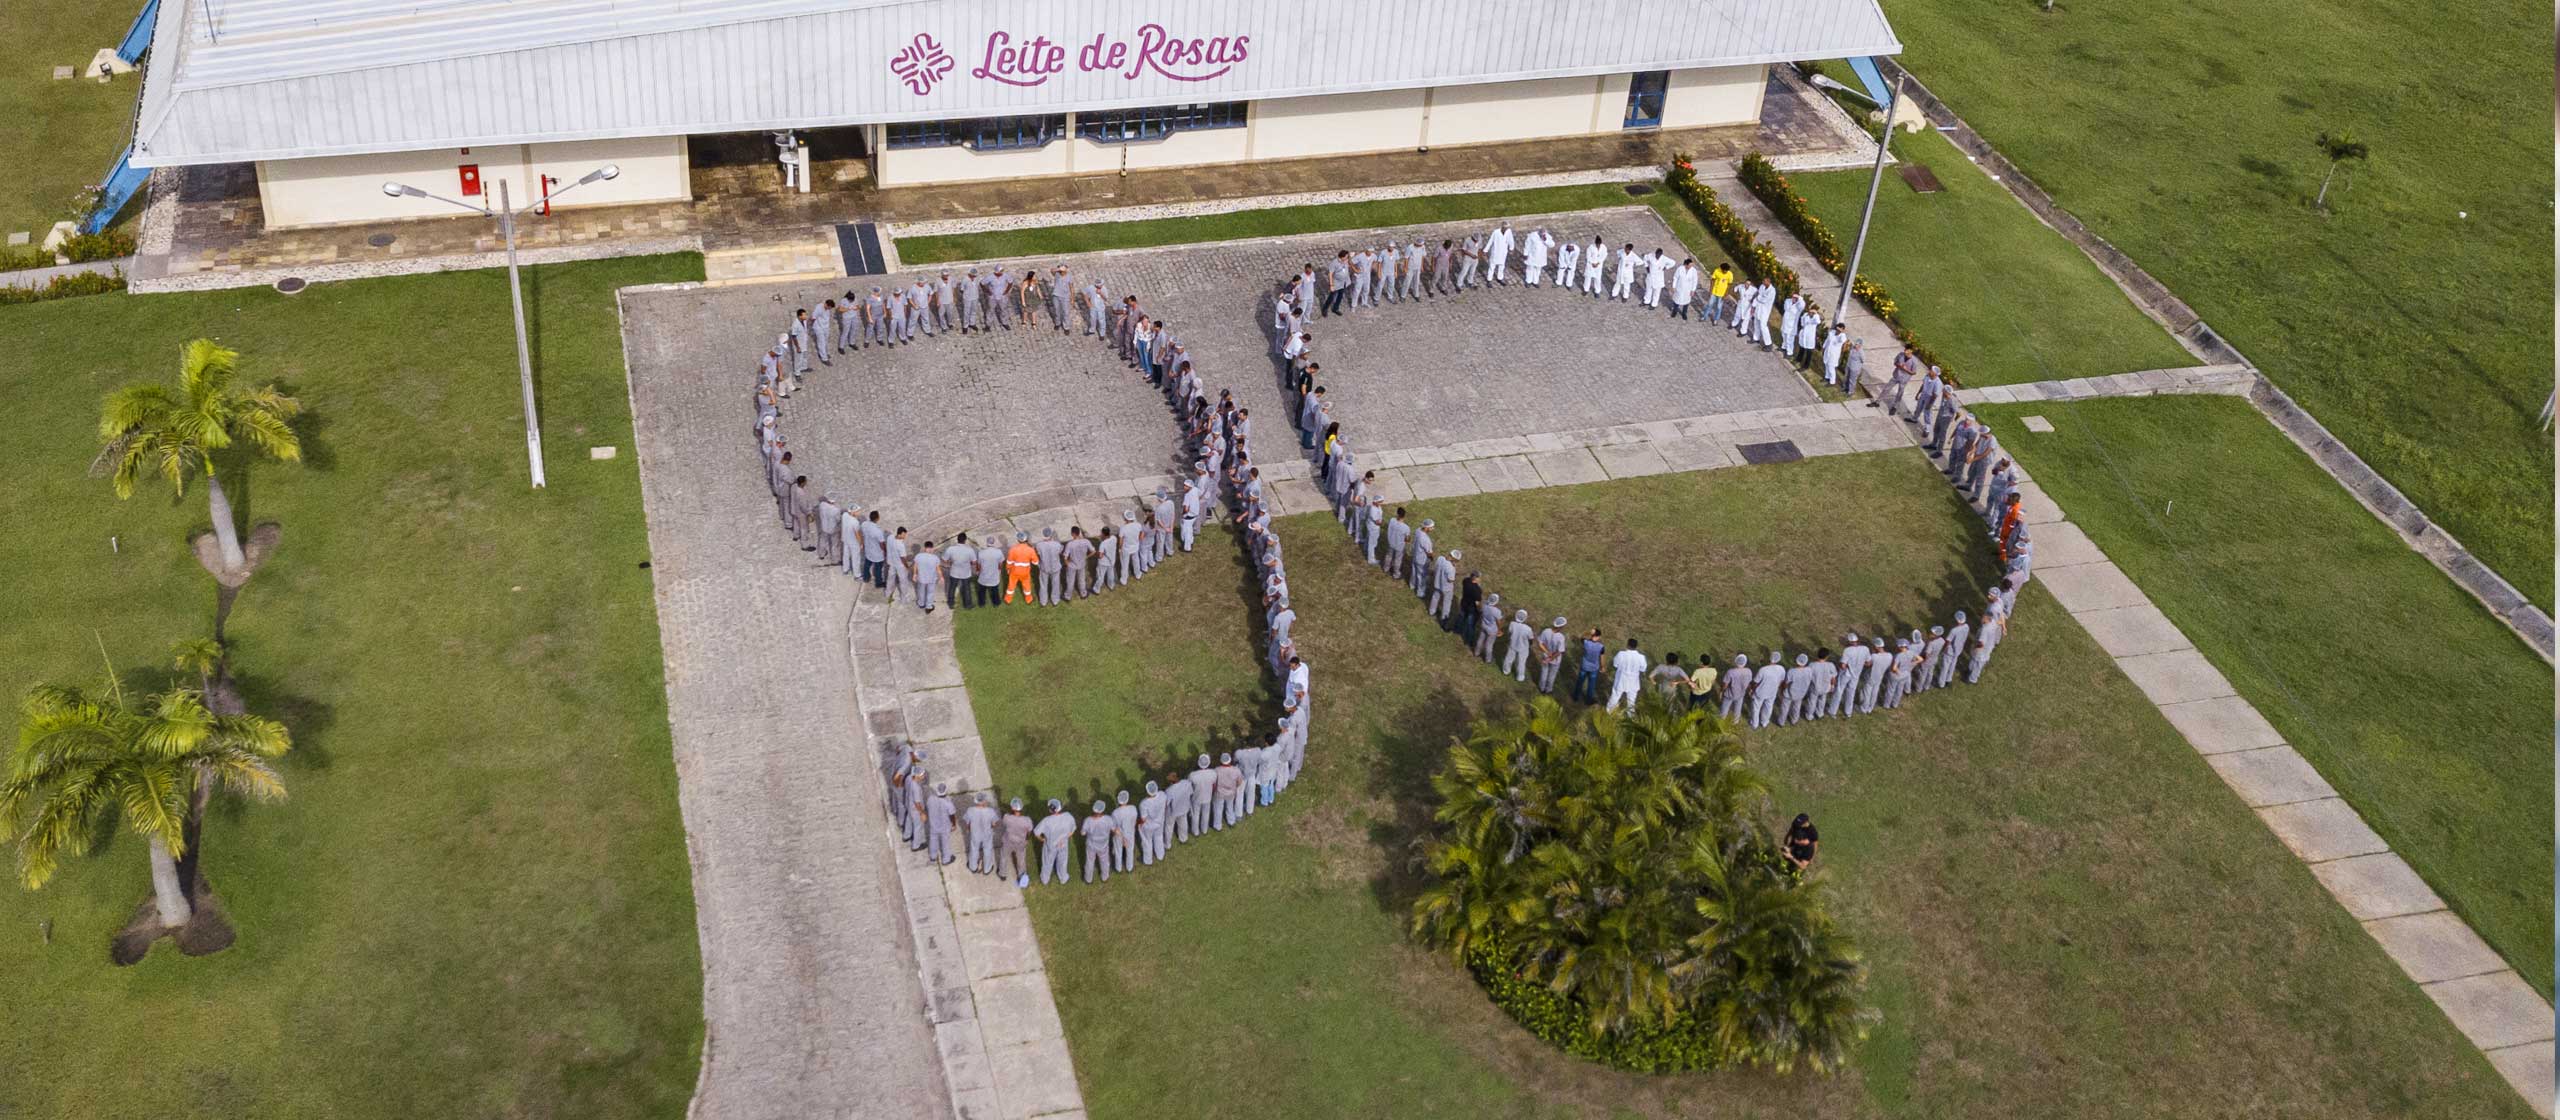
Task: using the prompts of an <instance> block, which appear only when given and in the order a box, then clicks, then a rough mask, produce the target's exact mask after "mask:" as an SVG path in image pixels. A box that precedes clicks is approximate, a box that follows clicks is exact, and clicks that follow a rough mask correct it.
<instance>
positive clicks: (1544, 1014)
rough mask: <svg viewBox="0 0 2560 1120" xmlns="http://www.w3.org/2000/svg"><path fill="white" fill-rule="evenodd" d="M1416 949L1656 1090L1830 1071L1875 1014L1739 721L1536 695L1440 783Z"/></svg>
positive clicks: (1467, 749) (1484, 725) (1485, 727)
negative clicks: (1566, 708) (1651, 1080)
mask: <svg viewBox="0 0 2560 1120" xmlns="http://www.w3.org/2000/svg"><path fill="white" fill-rule="evenodd" d="M1431 784H1432V788H1433V789H1434V791H1435V792H1437V793H1438V794H1439V798H1440V803H1439V805H1438V806H1437V807H1436V808H1435V809H1434V810H1433V819H1434V820H1435V821H1436V822H1437V824H1438V826H1439V828H1438V832H1437V834H1436V835H1435V836H1434V837H1433V838H1432V839H1431V841H1430V842H1429V843H1428V844H1427V845H1426V847H1425V851H1424V864H1425V866H1426V868H1427V869H1428V870H1429V872H1430V873H1431V875H1432V876H1433V877H1435V878H1436V879H1437V880H1438V881H1437V882H1436V883H1434V884H1433V885H1432V886H1430V887H1429V888H1427V889H1425V890H1424V891H1423V893H1422V895H1421V896H1420V897H1419V898H1418V899H1416V900H1415V902H1414V914H1413V928H1414V932H1415V933H1416V934H1417V935H1418V936H1420V937H1421V938H1422V939H1423V940H1424V941H1425V942H1427V943H1429V944H1431V945H1433V946H1435V947H1437V948H1440V949H1443V950H1445V951H1447V952H1449V953H1450V955H1451V956H1453V957H1454V958H1456V960H1457V961H1458V962H1459V963H1461V964H1463V965H1464V966H1465V967H1466V968H1467V969H1468V971H1469V972H1470V973H1471V974H1473V975H1474V976H1475V977H1476V979H1477V981H1478V982H1479V983H1480V984H1481V985H1482V986H1483V987H1484V989H1485V991H1486V993H1487V994H1488V995H1489V996H1491V997H1492V999H1493V1001H1494V1002H1495V1004H1496V1005H1498V1006H1500V1007H1501V1008H1502V1009H1503V1010H1504V1012H1506V1013H1507V1014H1509V1015H1511V1016H1512V1018H1514V1019H1515V1020H1517V1021H1518V1022H1519V1023H1520V1024H1521V1025H1522V1026H1523V1027H1524V1028H1526V1029H1528V1030H1529V1031H1530V1032H1531V1033H1532V1034H1535V1035H1537V1036H1538V1037H1540V1038H1542V1039H1545V1040H1547V1041H1548V1042H1550V1043H1552V1044H1554V1045H1556V1046H1558V1047H1560V1048H1562V1049H1564V1050H1565V1051H1566V1052H1567V1053H1571V1054H1575V1055H1577V1056H1580V1057H1585V1058H1589V1059H1591V1060H1593V1061H1597V1062H1602V1063H1605V1064H1608V1065H1611V1066H1615V1067H1618V1068H1621V1069H1631V1070H1638V1071H1642V1072H1648V1073H1658V1072H1669V1071H1674V1070H1700V1069H1715V1068H1719V1067H1724V1066H1732V1065H1750V1066H1757V1067H1761V1068H1767V1069H1772V1070H1777V1071H1780V1072H1784V1071H1787V1070H1791V1069H1793V1068H1795V1067H1796V1066H1798V1065H1805V1066H1810V1067H1812V1068H1814V1069H1816V1070H1829V1069H1833V1068H1836V1067H1837V1066H1838V1065H1839V1064H1840V1063H1841V1062H1842V1061H1843V1060H1845V1057H1846V1055H1847V1052H1848V1047H1849V1045H1850V1043H1851V1042H1853V1041H1855V1040H1856V1039H1858V1038H1860V1037H1864V1035H1865V1034H1866V1032H1867V1030H1868V1029H1869V1027H1870V1026H1871V1025H1872V1024H1873V1022H1874V1018H1875V1016H1874V1013H1873V1012H1872V1011H1870V1010H1868V1009H1867V1008H1866V1007H1864V1006H1863V1005H1862V1004H1861V1002H1860V1000H1859V990H1860V988H1861V987H1862V986H1863V984H1864V977H1865V969H1864V965H1863V964H1862V963H1861V961H1860V959H1859V956H1858V952H1857V948H1856V946H1855V945H1854V944H1853V943H1852V942H1851V940H1850V939H1849V938H1848V937H1847V935H1846V934H1844V933H1842V932H1841V931H1840V930H1839V929H1838V928H1837V927H1836V926H1835V925H1834V923H1833V922H1832V920H1831V918H1830V916H1829V914H1828V913H1827V912H1826V910H1825V908H1824V904H1823V898H1822V894H1821V884H1820V883H1819V882H1818V881H1808V880H1806V879H1804V878H1803V877H1802V876H1800V875H1798V874H1797V873H1796V871H1795V869H1794V867H1793V866H1792V865H1790V864H1789V863H1787V862H1786V861H1785V860H1784V859H1782V858H1780V856H1779V854H1778V844H1777V842H1776V839H1775V837H1776V832H1775V831H1774V830H1773V829H1772V828H1770V827H1769V825H1768V823H1767V821H1766V820H1765V817H1766V811H1767V805H1768V793H1767V787H1766V785H1765V783H1764V782H1763V781H1762V780H1761V778H1760V777H1759V775H1758V774H1756V773H1754V772H1753V771H1752V770H1751V769H1750V768H1749V767H1747V766H1745V765H1744V764H1743V761H1742V751H1741V740H1740V737H1739V735H1738V734H1737V733H1736V731H1735V729H1734V726H1733V724H1732V723H1731V722H1729V721H1726V720H1721V719H1717V718H1715V717H1713V716H1710V715H1708V714H1707V713H1706V712H1704V711H1696V710H1693V711H1679V712H1674V711H1671V710H1669V709H1667V708H1666V707H1664V706H1663V705H1662V704H1661V703H1660V702H1659V701H1658V700H1656V699H1654V698H1653V697H1650V696H1648V697H1646V698H1645V699H1644V700H1643V701H1642V702H1640V703H1639V704H1638V706H1637V708H1636V709H1635V711H1633V712H1632V713H1629V714H1627V715H1623V716H1621V715H1618V714H1616V713H1613V712H1602V711H1592V712H1586V713H1585V714H1584V715H1583V716H1582V718H1580V719H1578V720H1576V719H1569V718H1567V717H1566V716H1565V715H1564V712H1563V709H1562V708H1560V707H1558V706H1557V705H1556V703H1555V701H1554V700H1552V699H1550V698H1547V697H1539V698H1538V699H1536V700H1534V701H1532V702H1531V703H1530V705H1529V707H1528V708H1527V709H1526V710H1525V711H1524V712H1522V713H1521V714H1520V715H1518V716H1515V717H1512V718H1510V719H1507V720H1502V721H1494V722H1480V723H1478V724H1477V725H1476V726H1475V728H1474V729H1472V731H1471V732H1470V734H1469V736H1468V738H1467V739H1466V741H1464V742H1461V743H1458V744H1455V745H1453V746H1452V747H1451V748H1450V749H1449V761H1448V765H1447V767H1446V768H1445V769H1443V770H1442V771H1441V772H1440V773H1438V774H1436V775H1434V776H1433V777H1432V781H1431Z"/></svg>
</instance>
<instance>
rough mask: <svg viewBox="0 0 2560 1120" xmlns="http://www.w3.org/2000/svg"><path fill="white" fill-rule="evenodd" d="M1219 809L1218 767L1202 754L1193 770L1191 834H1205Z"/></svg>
mask: <svg viewBox="0 0 2560 1120" xmlns="http://www.w3.org/2000/svg"><path fill="white" fill-rule="evenodd" d="M1217 811H1218V768H1217V767H1216V766H1214V765H1212V764H1211V763H1210V762H1209V756H1208V755H1205V754H1204V755H1201V756H1200V760H1199V764H1198V766H1197V768H1195V769H1194V770H1192V771H1191V835H1193V836H1205V835H1207V834H1208V832H1209V825H1210V823H1211V822H1212V821H1213V820H1215V819H1216V817H1217Z"/></svg>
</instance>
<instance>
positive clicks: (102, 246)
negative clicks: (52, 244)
mask: <svg viewBox="0 0 2560 1120" xmlns="http://www.w3.org/2000/svg"><path fill="white" fill-rule="evenodd" d="M133 250H134V244H133V235H132V234H130V233H126V232H124V231H123V230H112V229H111V230H106V231H103V232H100V233H83V234H77V235H74V236H72V237H67V238H64V239H63V241H62V255H63V256H66V257H69V258H71V262H72V263H73V264H80V263H83V262H87V261H112V260H116V259H119V258H122V257H130V256H132V255H133Z"/></svg>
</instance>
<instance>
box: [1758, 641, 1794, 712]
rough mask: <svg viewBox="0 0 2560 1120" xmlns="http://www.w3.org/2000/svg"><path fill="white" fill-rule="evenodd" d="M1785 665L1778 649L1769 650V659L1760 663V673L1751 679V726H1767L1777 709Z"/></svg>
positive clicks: (1783, 682)
mask: <svg viewBox="0 0 2560 1120" xmlns="http://www.w3.org/2000/svg"><path fill="white" fill-rule="evenodd" d="M1786 680H1787V670H1786V666H1785V665H1784V664H1783V663H1782V662H1781V661H1780V660H1779V656H1778V651H1776V650H1770V651H1769V659H1768V660H1767V661H1763V662H1761V663H1760V673H1759V675H1758V676H1756V677H1754V678H1752V681H1751V726H1753V727H1767V726H1769V723H1770V719H1771V717H1773V716H1775V715H1776V714H1777V711H1778V691H1779V690H1780V689H1782V688H1784V687H1785V686H1786Z"/></svg>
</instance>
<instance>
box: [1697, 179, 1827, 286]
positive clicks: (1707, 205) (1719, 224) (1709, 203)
mask: <svg viewBox="0 0 2560 1120" xmlns="http://www.w3.org/2000/svg"><path fill="white" fill-rule="evenodd" d="M1663 182H1664V183H1665V184H1666V185H1668V186H1670V188H1671V193H1673V194H1676V195H1679V196H1680V201H1682V202H1685V203H1688V204H1689V209H1690V211H1691V212H1693V213H1695V214H1697V216H1698V221H1699V222H1701V223H1703V224H1705V226H1706V227H1707V232H1708V233H1711V234H1714V235H1715V239H1716V242H1717V244H1720V245H1723V246H1724V251H1725V254H1726V255H1727V256H1730V257H1732V258H1733V263H1735V264H1737V265H1740V266H1741V267H1742V274H1743V275H1745V276H1748V277H1750V278H1752V279H1754V280H1773V281H1776V282H1777V285H1778V290H1779V291H1781V292H1784V293H1787V294H1789V295H1793V294H1795V292H1796V291H1797V290H1798V289H1800V288H1802V287H1803V285H1802V284H1801V283H1799V282H1798V281H1797V280H1796V270H1794V269H1792V268H1788V267H1787V265H1786V262H1784V261H1781V260H1779V259H1778V251H1777V250H1775V249H1772V248H1770V247H1769V246H1768V245H1767V244H1766V243H1764V242H1762V241H1761V240H1760V238H1759V237H1758V236H1756V235H1754V234H1753V233H1752V232H1751V227H1749V226H1746V225H1744V224H1742V218H1741V217H1740V216H1738V215H1736V214H1735V213H1734V212H1733V208H1732V207H1730V206H1726V205H1725V204H1724V200H1723V199H1720V198H1717V197H1716V191H1715V188H1714V187H1710V186H1708V185H1707V184H1706V183H1705V182H1704V181H1703V180H1701V179H1699V178H1698V172H1697V170H1696V169H1695V168H1693V167H1692V166H1690V163H1689V157H1687V156H1680V157H1678V158H1677V159H1675V160H1674V161H1673V162H1672V164H1671V173H1670V174H1668V175H1665V176H1663Z"/></svg>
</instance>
